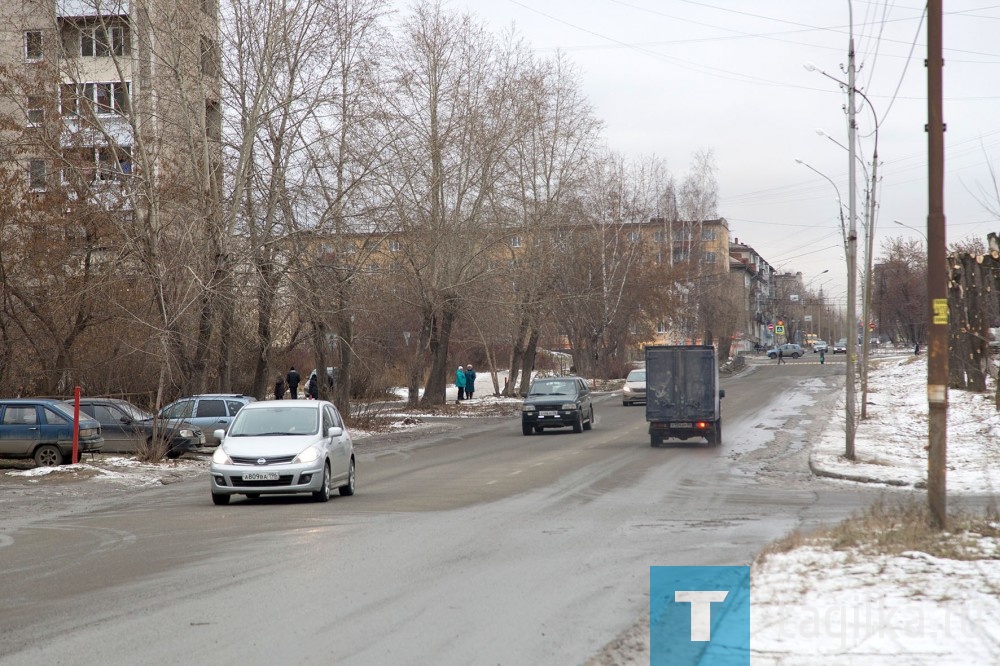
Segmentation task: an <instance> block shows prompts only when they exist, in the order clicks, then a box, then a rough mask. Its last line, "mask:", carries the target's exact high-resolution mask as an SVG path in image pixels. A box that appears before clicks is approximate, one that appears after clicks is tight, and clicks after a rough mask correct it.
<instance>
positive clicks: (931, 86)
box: [927, 0, 948, 530]
mask: <svg viewBox="0 0 1000 666" xmlns="http://www.w3.org/2000/svg"><path fill="white" fill-rule="evenodd" d="M941 32H942V0H928V2H927V147H928V151H927V164H928V190H929V191H928V204H929V205H928V209H927V297H928V300H929V306H930V307H929V312H928V314H929V316H930V326H928V337H929V339H928V342H929V343H930V344H929V346H928V354H927V407H928V419H927V444H928V447H927V500H928V504H929V505H930V510H931V515H932V516H933V517H934V520H935V522H936V523H937V526H938V527H939V528H940V529H942V530H946V529H948V508H947V484H946V464H947V461H948V283H947V279H948V276H947V273H946V265H945V224H944V222H945V219H944V130H945V125H944V109H943V105H942V88H943V85H942V71H941V70H942V69H943V68H944V61H943V60H942V56H941V51H942V46H943V44H942V37H941Z"/></svg>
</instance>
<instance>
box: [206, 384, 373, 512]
mask: <svg viewBox="0 0 1000 666" xmlns="http://www.w3.org/2000/svg"><path fill="white" fill-rule="evenodd" d="M215 436H216V437H218V438H220V439H221V440H222V443H221V444H220V445H219V447H218V448H217V449H216V450H215V453H214V454H213V455H212V462H211V464H210V465H209V479H210V480H209V483H210V485H211V492H212V501H213V502H214V503H215V504H220V505H221V504H228V503H229V499H230V498H231V497H232V496H233V495H246V496H247V497H248V498H250V499H256V498H258V497H260V496H261V495H286V494H295V493H309V494H311V495H312V497H313V499H314V500H316V501H318V502H326V501H327V500H329V499H330V495H331V493H332V491H333V489H337V490H339V492H340V494H341V495H344V496H349V495H353V494H354V490H355V460H354V443H353V441H352V440H351V435H350V433H349V432H348V431H347V428H346V427H345V426H344V421H343V419H342V418H341V416H340V412H339V411H337V408H336V407H334V405H333V404H332V403H330V402H327V401H326V400H267V401H262V402H252V403H249V404H247V405H246V406H244V407H243V408H242V409H241V410H240V411H239V413H238V414H237V415H236V418H235V419H233V422H232V425H231V426H230V428H229V431H228V432H226V433H223V432H222V431H221V430H217V431H216V432H215Z"/></svg>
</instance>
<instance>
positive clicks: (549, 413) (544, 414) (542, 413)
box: [538, 412, 559, 416]
mask: <svg viewBox="0 0 1000 666" xmlns="http://www.w3.org/2000/svg"><path fill="white" fill-rule="evenodd" d="M538 415H539V416H559V412H538Z"/></svg>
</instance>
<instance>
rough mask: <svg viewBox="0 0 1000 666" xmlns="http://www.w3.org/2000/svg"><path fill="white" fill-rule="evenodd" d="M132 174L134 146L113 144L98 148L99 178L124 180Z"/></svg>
mask: <svg viewBox="0 0 1000 666" xmlns="http://www.w3.org/2000/svg"><path fill="white" fill-rule="evenodd" d="M131 174H132V147H131V146H119V147H118V149H117V150H116V149H115V148H113V147H111V146H102V147H101V148H98V149H97V178H98V179H99V180H122V178H123V177H124V176H128V175H131Z"/></svg>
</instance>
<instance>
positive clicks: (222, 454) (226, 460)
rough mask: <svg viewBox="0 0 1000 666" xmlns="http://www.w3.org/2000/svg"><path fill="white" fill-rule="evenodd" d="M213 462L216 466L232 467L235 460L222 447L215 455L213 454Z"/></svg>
mask: <svg viewBox="0 0 1000 666" xmlns="http://www.w3.org/2000/svg"><path fill="white" fill-rule="evenodd" d="M212 462H214V463H215V464H216V465H232V464H233V459H232V458H230V457H229V454H228V453H226V450H225V449H223V448H222V447H221V446H220V447H219V448H217V449H216V450H215V453H213V454H212Z"/></svg>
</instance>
